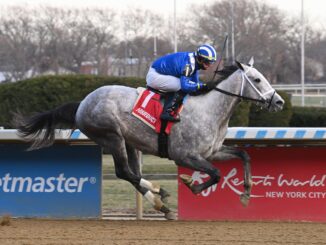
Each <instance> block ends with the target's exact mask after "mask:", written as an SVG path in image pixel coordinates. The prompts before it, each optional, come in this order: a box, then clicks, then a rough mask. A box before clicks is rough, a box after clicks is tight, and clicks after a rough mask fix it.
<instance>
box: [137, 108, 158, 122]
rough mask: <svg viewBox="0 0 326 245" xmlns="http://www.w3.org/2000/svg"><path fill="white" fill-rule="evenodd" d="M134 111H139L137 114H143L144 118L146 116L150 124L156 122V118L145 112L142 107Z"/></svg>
mask: <svg viewBox="0 0 326 245" xmlns="http://www.w3.org/2000/svg"><path fill="white" fill-rule="evenodd" d="M136 112H138V113H139V115H141V116H143V117H144V118H146V119H147V120H148V121H150V122H151V123H152V124H155V122H156V118H155V117H153V116H151V115H150V114H149V113H148V112H146V111H145V110H144V109H142V108H138V109H137V110H136Z"/></svg>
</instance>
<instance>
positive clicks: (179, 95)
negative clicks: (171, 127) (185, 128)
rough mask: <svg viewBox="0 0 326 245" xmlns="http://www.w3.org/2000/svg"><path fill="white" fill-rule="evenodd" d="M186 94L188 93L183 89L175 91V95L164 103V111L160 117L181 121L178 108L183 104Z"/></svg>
mask: <svg viewBox="0 0 326 245" xmlns="http://www.w3.org/2000/svg"><path fill="white" fill-rule="evenodd" d="M185 95H186V94H185V93H184V92H182V91H181V90H180V91H177V92H175V93H174V95H173V97H172V98H170V99H168V101H166V103H165V104H164V108H163V112H162V114H161V116H160V118H161V119H162V120H165V121H171V122H179V121H180V116H179V114H178V109H179V107H180V106H181V105H182V101H183V98H184V97H185Z"/></svg>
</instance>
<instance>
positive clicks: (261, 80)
mask: <svg viewBox="0 0 326 245" xmlns="http://www.w3.org/2000/svg"><path fill="white" fill-rule="evenodd" d="M236 63H237V66H238V67H239V68H240V69H241V75H242V82H241V91H240V95H241V96H244V97H246V98H250V99H251V100H253V101H257V102H259V103H260V104H261V105H262V107H264V108H266V109H268V110H269V111H279V110H282V109H283V105H284V100H283V99H282V97H281V96H280V95H279V94H278V93H277V92H276V91H275V89H274V88H272V86H271V85H270V83H269V82H268V81H267V79H266V78H265V77H264V76H263V75H262V74H261V73H260V72H259V71H258V70H257V69H255V68H254V67H253V64H254V59H253V58H251V59H250V61H249V62H248V65H244V64H241V63H239V62H236Z"/></svg>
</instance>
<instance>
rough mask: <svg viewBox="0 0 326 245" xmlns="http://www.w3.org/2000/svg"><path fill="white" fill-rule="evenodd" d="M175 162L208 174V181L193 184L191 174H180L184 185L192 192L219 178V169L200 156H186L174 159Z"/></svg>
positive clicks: (211, 183) (201, 189)
mask: <svg viewBox="0 0 326 245" xmlns="http://www.w3.org/2000/svg"><path fill="white" fill-rule="evenodd" d="M176 164H177V165H179V166H182V167H186V168H190V169H193V170H196V171H201V172H204V173H207V174H208V175H209V176H210V179H209V180H208V181H206V182H204V183H201V184H197V185H195V184H194V180H193V179H192V177H191V176H189V175H186V174H184V175H180V178H181V180H182V181H183V183H184V184H186V186H188V187H189V189H190V190H191V191H192V192H193V193H194V194H199V193H200V192H202V191H203V190H205V189H207V188H208V187H210V186H212V185H214V184H216V183H218V182H219V180H220V178H221V177H220V171H219V170H218V169H216V168H215V167H214V166H213V165H212V164H211V163H210V162H208V161H207V160H206V159H204V158H202V157H201V156H188V157H185V158H183V159H179V160H176Z"/></svg>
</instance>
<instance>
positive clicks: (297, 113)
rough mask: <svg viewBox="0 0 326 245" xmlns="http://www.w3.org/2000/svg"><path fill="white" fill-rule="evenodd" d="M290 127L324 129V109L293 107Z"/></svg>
mask: <svg viewBox="0 0 326 245" xmlns="http://www.w3.org/2000/svg"><path fill="white" fill-rule="evenodd" d="M292 110H293V115H292V118H291V120H290V126H291V127H326V108H320V107H318V108H317V107H293V108H292Z"/></svg>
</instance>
